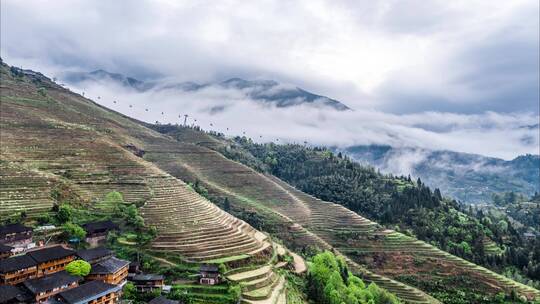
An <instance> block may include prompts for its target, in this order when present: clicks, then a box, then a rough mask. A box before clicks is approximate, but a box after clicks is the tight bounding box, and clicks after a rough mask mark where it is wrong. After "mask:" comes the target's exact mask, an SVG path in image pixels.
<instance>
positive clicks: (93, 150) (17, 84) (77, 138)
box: [0, 64, 271, 261]
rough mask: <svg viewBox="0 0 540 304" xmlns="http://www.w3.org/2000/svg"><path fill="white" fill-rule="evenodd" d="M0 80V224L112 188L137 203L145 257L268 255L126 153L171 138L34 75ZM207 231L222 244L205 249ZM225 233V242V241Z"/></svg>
mask: <svg viewBox="0 0 540 304" xmlns="http://www.w3.org/2000/svg"><path fill="white" fill-rule="evenodd" d="M0 73H1V75H0V76H1V84H0V90H1V92H0V93H1V94H0V98H1V108H0V110H1V117H0V118H1V119H0V128H1V134H0V135H1V136H0V139H1V143H2V144H1V162H0V169H1V170H0V178H1V187H0V220H1V219H3V218H5V217H7V216H10V215H12V214H13V213H14V212H15V211H22V210H24V211H26V212H27V213H28V214H29V216H35V215H38V214H41V213H43V212H47V211H48V210H50V208H51V207H52V206H53V204H54V203H55V201H66V200H69V199H70V197H71V198H73V197H76V198H77V201H81V202H83V204H87V205H88V207H89V208H92V203H94V202H95V201H97V200H99V199H102V198H103V196H104V195H105V194H106V193H108V192H110V191H113V190H116V191H120V192H122V194H123V195H124V198H125V200H126V201H128V202H141V201H142V202H144V203H145V206H144V207H143V208H142V214H143V217H144V218H145V221H146V222H147V223H148V224H151V225H154V226H156V227H157V228H158V231H159V235H158V239H157V240H156V242H155V243H154V244H153V245H152V246H153V247H154V248H153V249H154V250H169V251H173V250H174V251H175V252H177V253H178V254H179V255H181V256H184V257H185V258H186V259H190V260H194V261H199V260H208V259H218V258H226V257H230V256H238V255H242V254H251V255H261V256H267V255H269V254H271V253H270V252H269V251H271V246H270V247H268V244H269V243H268V242H267V241H266V240H264V237H260V235H261V233H260V232H257V231H256V230H254V229H253V228H252V227H251V226H249V225H247V224H246V223H245V222H242V221H240V220H238V219H236V218H234V217H232V216H230V215H229V214H227V213H225V212H223V211H222V210H220V209H219V208H217V207H216V206H215V205H213V204H212V203H210V202H209V201H207V200H206V199H204V198H203V197H201V196H199V195H198V194H197V193H195V192H194V191H192V190H190V189H189V188H188V187H187V185H186V184H185V183H183V182H182V181H181V180H178V179H176V178H174V177H172V176H170V175H169V174H167V173H166V172H164V171H162V170H160V169H159V168H157V167H156V166H155V165H153V164H152V163H150V162H147V161H145V160H144V159H142V158H141V157H138V156H136V155H135V154H134V153H133V151H132V149H130V148H128V145H134V146H136V147H138V148H140V149H143V150H144V149H151V147H153V146H156V145H157V146H159V147H160V149H172V148H174V147H175V146H176V145H177V142H176V141H173V140H171V139H170V138H167V137H166V136H163V135H161V134H159V133H157V132H155V131H153V130H151V129H148V128H146V127H145V126H143V125H141V124H139V123H138V122H136V121H134V120H131V119H128V118H127V117H124V116H122V115H119V114H118V113H115V112H113V111H110V110H107V109H105V108H103V107H100V106H98V105H97V104H95V103H93V102H92V101H90V100H88V99H85V98H83V97H82V96H80V95H77V94H74V93H72V92H70V91H68V90H66V89H64V88H62V87H60V86H58V85H56V84H54V83H52V82H50V81H49V80H48V79H46V78H45V77H43V76H40V75H17V74H16V73H12V72H11V71H10V69H9V67H8V66H6V65H4V64H2V66H1V68H0ZM53 197H54V198H53ZM207 227H212V230H211V231H209V230H207ZM207 233H210V234H213V233H217V234H219V233H221V234H222V235H223V236H224V238H222V239H221V240H214V241H213V242H206V240H205V238H204V236H205V235H206V234H207ZM231 234H234V236H235V242H227V241H225V240H224V239H226V237H227V236H229V235H231ZM163 238H167V242H168V243H165V245H166V246H164V244H163V242H162V243H161V244H159V242H160V241H163ZM182 242H184V243H186V244H188V245H184V246H182ZM158 244H159V245H160V246H158Z"/></svg>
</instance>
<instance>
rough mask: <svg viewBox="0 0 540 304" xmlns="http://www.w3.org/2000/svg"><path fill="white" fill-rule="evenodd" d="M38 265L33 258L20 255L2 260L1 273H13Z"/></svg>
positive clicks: (0, 261)
mask: <svg viewBox="0 0 540 304" xmlns="http://www.w3.org/2000/svg"><path fill="white" fill-rule="evenodd" d="M36 265H37V263H36V261H34V260H33V259H32V258H31V257H29V256H27V255H19V256H15V257H11V258H7V259H3V260H0V273H7V272H12V271H15V270H19V269H24V268H28V267H32V266H36Z"/></svg>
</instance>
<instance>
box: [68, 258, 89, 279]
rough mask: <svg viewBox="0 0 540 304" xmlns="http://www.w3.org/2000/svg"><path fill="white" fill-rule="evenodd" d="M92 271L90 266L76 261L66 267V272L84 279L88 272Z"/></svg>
mask: <svg viewBox="0 0 540 304" xmlns="http://www.w3.org/2000/svg"><path fill="white" fill-rule="evenodd" d="M91 270H92V266H90V264H89V263H88V262H86V261H83V260H76V261H73V262H70V263H69V264H67V266H66V272H67V273H69V274H71V275H74V276H78V277H85V276H87V275H88V274H89V273H90V271H91Z"/></svg>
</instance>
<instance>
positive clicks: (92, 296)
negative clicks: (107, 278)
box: [56, 281, 122, 304]
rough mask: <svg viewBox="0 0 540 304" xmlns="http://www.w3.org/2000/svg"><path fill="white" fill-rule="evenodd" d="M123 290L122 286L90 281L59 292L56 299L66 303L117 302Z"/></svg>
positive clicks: (111, 303) (104, 303)
mask: <svg viewBox="0 0 540 304" xmlns="http://www.w3.org/2000/svg"><path fill="white" fill-rule="evenodd" d="M121 292H122V287H121V286H118V285H113V284H107V283H104V282H102V281H90V282H88V283H85V284H82V285H80V286H79V287H76V288H73V289H70V290H67V291H63V292H61V293H59V294H58V295H57V296H56V300H57V301H58V302H60V303H65V304H87V303H90V304H115V303H118V302H119V299H120V295H121Z"/></svg>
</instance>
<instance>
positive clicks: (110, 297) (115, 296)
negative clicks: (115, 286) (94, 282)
mask: <svg viewBox="0 0 540 304" xmlns="http://www.w3.org/2000/svg"><path fill="white" fill-rule="evenodd" d="M119 299H120V293H119V292H111V293H109V294H106V295H104V296H102V297H99V298H97V299H95V300H92V301H90V302H88V304H114V303H118V301H119Z"/></svg>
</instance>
